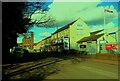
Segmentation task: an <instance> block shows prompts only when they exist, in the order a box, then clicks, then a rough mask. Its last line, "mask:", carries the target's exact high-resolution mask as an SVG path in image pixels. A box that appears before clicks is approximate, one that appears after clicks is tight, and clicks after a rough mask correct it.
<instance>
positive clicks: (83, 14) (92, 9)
mask: <svg viewBox="0 0 120 81" xmlns="http://www.w3.org/2000/svg"><path fill="white" fill-rule="evenodd" d="M108 1H109V0H108ZM110 1H111V2H105V0H97V1H96V2H57V1H56V0H53V2H49V3H47V2H46V5H45V6H44V7H43V8H47V10H46V13H47V15H50V16H51V17H52V18H54V19H55V26H53V27H52V28H49V27H47V28H44V27H37V26H34V27H32V28H31V29H29V30H28V31H32V32H34V43H37V42H39V41H41V40H42V39H44V38H46V37H48V36H50V35H51V34H52V33H54V32H55V31H56V30H57V28H56V26H58V28H61V27H63V26H64V25H66V24H68V23H70V22H72V21H74V20H76V19H77V18H79V17H80V18H81V19H82V20H83V21H84V22H86V23H87V25H88V26H89V27H90V30H91V31H95V30H98V29H102V28H103V27H104V26H103V24H104V21H103V20H104V7H105V9H107V10H112V11H113V13H108V12H105V28H106V29H113V28H114V29H116V28H117V27H118V20H120V18H119V17H118V14H120V10H119V8H118V7H119V6H118V2H112V0H110ZM38 11H40V10H38ZM40 16H41V14H37V15H36V14H34V15H33V16H32V18H33V19H39V17H40ZM22 38H23V37H18V39H17V42H18V43H21V42H22Z"/></svg>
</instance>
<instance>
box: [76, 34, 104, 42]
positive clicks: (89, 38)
mask: <svg viewBox="0 0 120 81" xmlns="http://www.w3.org/2000/svg"><path fill="white" fill-rule="evenodd" d="M103 35H104V34H99V35H92V36H88V37H84V38H82V39H81V40H79V41H78V42H77V43H80V42H86V41H95V40H97V39H98V38H100V37H101V36H103Z"/></svg>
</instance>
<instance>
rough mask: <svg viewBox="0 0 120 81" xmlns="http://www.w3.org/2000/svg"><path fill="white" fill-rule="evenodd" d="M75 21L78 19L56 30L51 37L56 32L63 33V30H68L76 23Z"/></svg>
mask: <svg viewBox="0 0 120 81" xmlns="http://www.w3.org/2000/svg"><path fill="white" fill-rule="evenodd" d="M77 20H78V19H76V20H74V21H73V22H71V23H69V24H67V25H65V26H64V27H62V28H60V29H58V30H57V31H55V32H54V33H53V35H54V34H56V33H58V32H60V31H63V30H65V29H67V28H69V26H70V25H72V24H73V23H74V22H76V21H77Z"/></svg>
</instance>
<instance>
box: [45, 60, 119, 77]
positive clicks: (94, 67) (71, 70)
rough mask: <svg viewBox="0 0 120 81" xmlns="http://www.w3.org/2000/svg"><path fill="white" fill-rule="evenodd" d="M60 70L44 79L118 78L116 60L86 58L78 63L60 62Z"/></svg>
mask: <svg viewBox="0 0 120 81" xmlns="http://www.w3.org/2000/svg"><path fill="white" fill-rule="evenodd" d="M58 65H61V67H60V68H59V69H60V71H59V72H58V73H57V74H52V75H50V76H48V77H47V78H46V79H118V61H112V60H100V59H87V60H85V61H82V62H79V63H72V62H71V60H69V61H64V62H61V63H60V64H58Z"/></svg>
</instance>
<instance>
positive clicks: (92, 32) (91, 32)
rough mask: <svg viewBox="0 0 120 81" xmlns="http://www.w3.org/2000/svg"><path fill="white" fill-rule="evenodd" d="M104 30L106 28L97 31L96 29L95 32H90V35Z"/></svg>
mask: <svg viewBox="0 0 120 81" xmlns="http://www.w3.org/2000/svg"><path fill="white" fill-rule="evenodd" d="M103 30H104V29H102V30H97V31H94V32H90V35H95V34H97V33H99V32H101V31H103Z"/></svg>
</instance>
